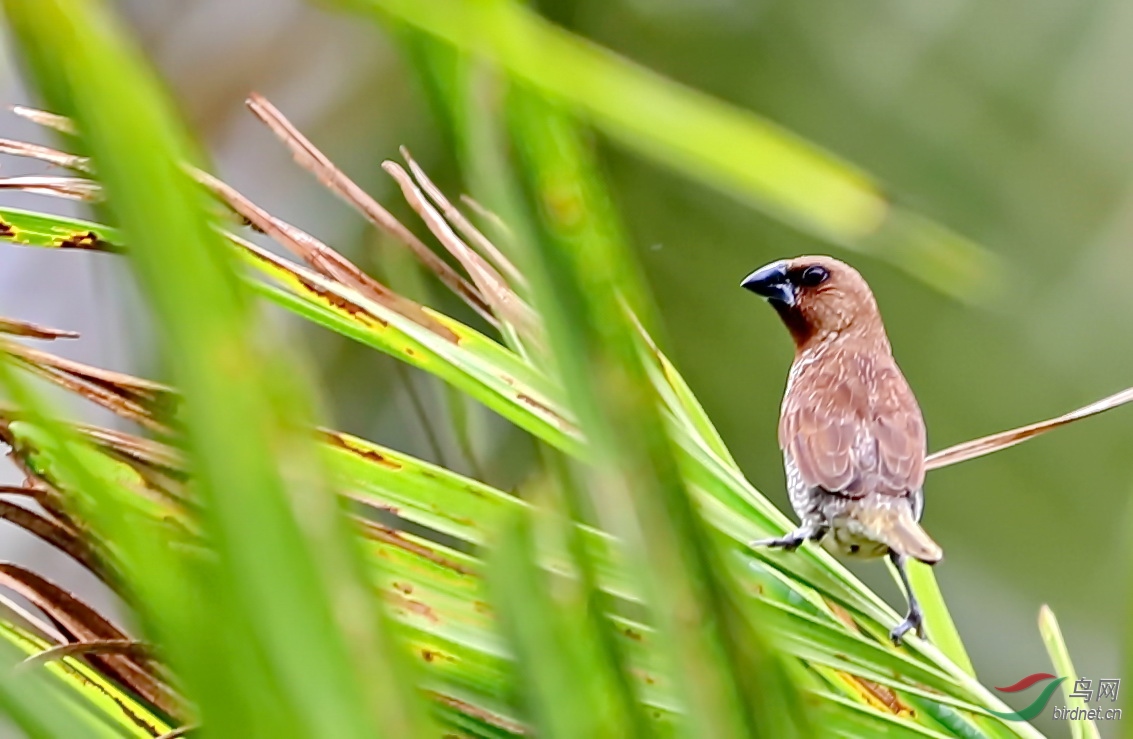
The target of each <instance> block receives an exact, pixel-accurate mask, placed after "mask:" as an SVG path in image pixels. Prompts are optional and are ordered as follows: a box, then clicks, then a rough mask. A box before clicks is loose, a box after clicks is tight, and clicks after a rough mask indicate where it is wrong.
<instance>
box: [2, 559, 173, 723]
mask: <svg viewBox="0 0 1133 739" xmlns="http://www.w3.org/2000/svg"><path fill="white" fill-rule="evenodd" d="M0 586H3V587H5V588H8V589H9V590H11V591H13V592H15V593H17V594H18V595H20V596H22V597H23V598H25V599H27V600H28V601H30V602H31V604H32V605H34V606H35V607H36V608H38V609H39V610H40V611H42V612H43V614H44V615H45V616H47V618H48V619H50V620H51V621H52V622H53V623H54V624H55V626H56V627H57V628H58V629H59V631H61V632H62V633H63V635H64V636H65V637H66V638H67V640H68V641H69V642H105V641H131V640H130V638H129V637H128V636H127V635H126V634H125V633H124V632H122V631H121V630H120V629H118V627H116V626H115V625H114V624H112V623H110V622H109V621H107V620H106V619H105V618H103V617H102V616H101V615H100V614H99V613H98V612H97V611H95V610H94V609H93V608H91V607H90V606H88V605H87V604H86V603H84V602H83V601H81V600H79V599H78V598H76V597H75V596H74V595H72V594H70V593H68V592H67V591H66V590H63V589H62V588H60V587H59V586H57V585H55V584H54V583H52V582H50V581H48V580H46V579H44V578H42V577H40V576H39V575H37V574H35V573H34V572H31V571H29V570H26V569H24V568H23V567H20V566H18V565H14V564H10V563H0ZM87 661H88V662H90V663H91V664H92V665H93V666H95V667H96V669H99V670H100V671H102V672H104V673H105V674H107V675H109V676H111V677H113V678H114V679H115V680H117V681H119V682H121V683H122V684H123V685H124V686H126V687H128V688H129V689H130V690H133V691H134V692H136V693H137V694H138V695H140V696H141V697H142V698H143V699H145V700H146V701H148V702H149V703H151V704H152V705H154V706H155V707H157V708H158V709H159V710H161V711H164V712H165V713H167V714H169V715H171V716H176V715H180V714H182V713H184V704H183V702H182V700H181V699H180V698H179V697H178V696H177V694H176V693H175V692H174V691H173V689H172V688H171V687H169V685H167V684H166V683H165V682H164V681H163V680H162V679H160V678H159V677H158V676H157V674H156V666H155V664H154V663H153V662H152V661H151V660H149V659H147V658H143V657H137V656H134V655H129V654H97V655H95V654H92V655H88V657H87Z"/></svg>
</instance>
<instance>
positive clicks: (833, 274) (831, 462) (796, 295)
mask: <svg viewBox="0 0 1133 739" xmlns="http://www.w3.org/2000/svg"><path fill="white" fill-rule="evenodd" d="M742 285H743V287H745V288H747V289H748V290H751V291H752V292H754V293H755V294H757V295H760V296H762V297H764V298H766V299H767V301H768V302H769V303H770V304H771V306H772V307H774V308H775V310H776V311H777V312H778V313H779V317H780V318H781V319H782V320H783V323H785V324H786V326H787V329H788V330H789V331H790V332H791V337H792V338H793V339H794V341H795V361H794V364H792V365H791V372H790V374H789V375H788V377H787V389H786V392H785V393H784V395H783V406H782V411H781V413H780V417H779V446H780V447H781V448H782V450H783V462H784V466H785V467H786V471H787V489H788V492H789V495H790V500H791V506H792V507H793V508H794V509H795V512H796V513H797V514H798V516H799V518H800V519H801V520H800V524H799V527H798V528H797V529H796V530H794V531H792V532H790V533H788V534H787V535H785V536H783V537H781V538H778V539H766V540H761V541H757V542H753V546H771V547H781V548H783V549H788V550H793V549H795V548H797V547H798V546H799V545H801V544H802V543H803V542H805V541H808V540H812V541H820V542H822V544H823V545H824V546H826V547H827V548H828V549H830V550H832V551H833V552H835V553H837V554H842V555H850V556H857V557H880V556H882V555H888V557H889V558H890V560H891V561H892V562H893V564H894V565H895V566H896V568H897V571H898V572H899V573H900V575H901V582H902V583H903V584H904V586H905V592H906V594H907V595H908V600H909V612H908V615H907V616H906V617H905V620H904V621H902V622H901V623H900V624H899V625H897V627H896V628H894V629H893V630H892V631H891V632H890V633H889V636H890V638H891V639H892V640H893V642H894V643H897V644H899V643H900V642H901V638H902V637H903V636H904V635H905V634H906V633H907V632H908V631H910V630H912V629H916V631H917V633H918V634H919V635H921V636H922V637H923V636H924V627H923V623H922V621H923V618H922V615H921V610H920V606H919V604H918V603H917V599H916V597H915V596H914V595H913V590H912V587H911V586H910V585H909V578H908V574H907V573H906V571H905V563H906V561H907V558H909V557H912V558H913V559H918V560H920V561H921V562H925V563H927V564H935V563H936V562H939V561H940V558H941V556H942V552H941V549H940V547H939V546H938V545H937V543H936V542H934V541H933V540H932V539H931V538H930V537H929V536H928V534H926V533H925V532H924V530H923V529H922V528H921V527H920V525H919V524H918V523H917V522H918V521H919V520H920V518H921V513H922V512H923V509H924V491H923V486H924V478H925V426H924V421H923V420H922V418H921V410H920V407H919V406H918V405H917V400H916V398H915V397H913V391H912V390H911V389H910V388H909V383H908V382H906V380H905V376H904V375H902V374H901V370H900V369H898V367H897V363H896V361H894V359H893V353H892V350H891V348H890V346H889V339H888V337H887V336H886V334H885V326H884V325H883V324H882V322H881V314H880V313H879V312H878V309H877V301H875V300H874V297H873V293H872V292H870V289H869V286H868V285H867V284H866V282H865V280H863V279H862V276H861V275H860V274H858V273H857V271H856V270H854V269H853V268H852V267H850V266H849V265H847V264H844V263H842V262H839V261H838V260H836V259H832V258H831V257H818V256H816V257H798V258H796V259H791V260H786V261H780V262H775V263H773V264H769V265H767V266H765V267H761V268H760V269H757V270H756V271H755V272H752V273H751V274H750V275H748V276H747V277H746V278H744V281H743V283H742Z"/></svg>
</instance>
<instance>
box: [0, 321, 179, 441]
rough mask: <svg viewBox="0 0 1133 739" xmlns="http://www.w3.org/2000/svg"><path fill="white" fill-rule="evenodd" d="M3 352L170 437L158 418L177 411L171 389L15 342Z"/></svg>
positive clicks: (3, 343)
mask: <svg viewBox="0 0 1133 739" xmlns="http://www.w3.org/2000/svg"><path fill="white" fill-rule="evenodd" d="M0 349H2V350H3V351H5V352H7V353H8V355H9V356H11V357H12V358H13V359H14V360H15V361H16V362H18V363H19V364H20V365H21V366H23V367H25V368H27V369H28V370H29V371H31V372H33V373H34V374H36V375H38V376H40V377H42V378H44V379H46V380H49V381H50V382H52V383H55V384H56V385H59V386H60V387H63V388H65V389H67V390H69V391H71V392H74V393H76V394H78V395H81V396H82V397H84V398H86V399H88V400H90V401H91V402H93V403H96V404H98V405H100V406H102V407H103V408H106V409H108V410H110V411H112V412H114V413H116V414H118V415H119V416H122V417H123V418H126V419H129V420H131V421H134V422H135V423H137V424H139V425H141V426H143V427H145V428H148V429H150V430H152V431H156V432H158V433H162V434H168V433H169V428H168V427H167V426H166V425H165V424H164V423H162V422H161V421H159V420H158V416H160V415H167V414H168V413H169V412H170V411H171V410H172V409H173V408H174V407H175V401H176V398H177V396H176V394H175V393H174V391H173V389H172V388H169V387H167V386H165V385H161V384H160V383H156V382H151V381H149V380H143V379H141V378H139V377H134V376H132V375H127V374H124V373H121V372H113V371H111V370H104V369H99V368H98V367H92V366H90V365H87V364H83V363H81V362H76V361H74V360H70V359H64V358H63V357H59V356H56V355H54V354H50V353H48V352H43V351H39V350H38V349H32V348H31V347H28V346H25V345H23V344H20V343H17V342H14V341H6V340H3V339H0Z"/></svg>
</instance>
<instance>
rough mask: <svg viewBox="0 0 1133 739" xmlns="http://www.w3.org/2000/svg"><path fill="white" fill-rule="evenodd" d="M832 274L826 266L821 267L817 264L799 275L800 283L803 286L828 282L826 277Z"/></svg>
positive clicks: (813, 285)
mask: <svg viewBox="0 0 1133 739" xmlns="http://www.w3.org/2000/svg"><path fill="white" fill-rule="evenodd" d="M829 276H830V272H828V271H827V270H826V268H825V267H819V266H818V265H817V264H816V265H814V266H811V267H807V268H806V269H805V270H803V273H802V274H801V275H799V285H801V286H803V287H815V286H817V285H821V284H822V283H824V282H826V278H827V277H829Z"/></svg>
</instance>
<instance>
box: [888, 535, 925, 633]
mask: <svg viewBox="0 0 1133 739" xmlns="http://www.w3.org/2000/svg"><path fill="white" fill-rule="evenodd" d="M889 561H890V562H892V563H893V566H894V567H896V568H897V573H898V574H899V575H900V576H901V584H902V585H904V586H905V594H906V596H908V599H909V613H908V615H906V616H905V620H904V621H902V622H901V623H899V624H897V625H896V626H895V627H893V630H892V631H890V632H889V638H890V639H892V640H893V643H894V644H896V645H898V646H899V645H900V644H901V638H902V637H904V636H905V634H907V633H908V632H910V631H912V630H914V629H915V630H916V632H917V636H919V637H920V638H922V639H924V638H925V634H924V614H922V613H921V604H920V603H918V602H917V596H915V595H913V586H912V585H910V584H909V573H907V572H906V571H905V562H906V557H905V555H903V554H898V553H897V552H895V551H893V550H892V549H890V550H889Z"/></svg>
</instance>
